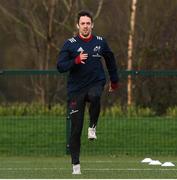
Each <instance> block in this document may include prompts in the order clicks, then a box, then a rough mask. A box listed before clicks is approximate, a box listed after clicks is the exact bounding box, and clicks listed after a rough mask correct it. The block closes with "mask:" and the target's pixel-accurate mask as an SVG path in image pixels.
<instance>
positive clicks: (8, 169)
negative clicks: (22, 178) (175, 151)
mask: <svg viewBox="0 0 177 180" xmlns="http://www.w3.org/2000/svg"><path fill="white" fill-rule="evenodd" d="M41 170H59V171H65V170H66V171H68V170H70V169H67V168H45V167H44V168H0V171H41ZM82 171H177V169H175V168H173V169H163V168H159V169H153V168H145V169H142V168H137V169H136V168H125V169H123V168H122V169H121V168H99V169H95V168H94V169H93V168H83V169H82Z"/></svg>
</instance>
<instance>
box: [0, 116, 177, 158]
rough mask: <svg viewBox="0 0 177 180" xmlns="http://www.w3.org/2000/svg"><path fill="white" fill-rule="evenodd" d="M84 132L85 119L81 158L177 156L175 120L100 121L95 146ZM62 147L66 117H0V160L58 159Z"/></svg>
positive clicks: (64, 139) (128, 119)
mask: <svg viewBox="0 0 177 180" xmlns="http://www.w3.org/2000/svg"><path fill="white" fill-rule="evenodd" d="M87 128H88V120H87V119H85V123H84V128H83V133H82V149H81V151H82V153H83V154H84V155H104V154H105V155H108V154H109V155H116V154H122V155H138V156H140V155H145V154H146V155H165V156H166V155H172V156H176V155H177V148H176V147H177V138H176V132H177V120H176V119H172V118H164V117H153V118H152V117H151V118H150V117H149V118H119V117H117V118H110V117H104V118H100V120H99V123H98V126H97V136H98V139H97V140H96V141H95V142H90V141H88V139H87ZM65 146H66V120H65V117H56V116H55V117H54V116H31V117H29V116H22V117H14V116H4V117H2V116H1V117H0V156H2V155H3V156H6V155H8V156H9V155H12V156H39V155H40V156H41V155H42V156H61V155H64V154H65V149H66V148H65Z"/></svg>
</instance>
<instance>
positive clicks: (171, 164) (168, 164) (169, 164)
mask: <svg viewBox="0 0 177 180" xmlns="http://www.w3.org/2000/svg"><path fill="white" fill-rule="evenodd" d="M161 166H164V167H169V166H175V165H174V164H173V163H172V162H165V163H163V164H162V165H161Z"/></svg>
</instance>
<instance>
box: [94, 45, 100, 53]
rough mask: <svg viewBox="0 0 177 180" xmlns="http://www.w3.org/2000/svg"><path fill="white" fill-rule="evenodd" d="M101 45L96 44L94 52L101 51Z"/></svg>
mask: <svg viewBox="0 0 177 180" xmlns="http://www.w3.org/2000/svg"><path fill="white" fill-rule="evenodd" d="M100 49H101V46H95V47H94V49H93V51H94V52H100Z"/></svg>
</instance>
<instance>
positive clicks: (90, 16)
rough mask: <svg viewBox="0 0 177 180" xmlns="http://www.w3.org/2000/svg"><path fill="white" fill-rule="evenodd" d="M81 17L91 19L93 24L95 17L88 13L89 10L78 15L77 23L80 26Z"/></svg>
mask: <svg viewBox="0 0 177 180" xmlns="http://www.w3.org/2000/svg"><path fill="white" fill-rule="evenodd" d="M81 16H87V17H89V18H90V19H91V21H92V22H93V16H92V13H91V12H90V11H87V10H82V11H80V12H79V13H78V15H77V23H78V24H79V20H80V17H81Z"/></svg>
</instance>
